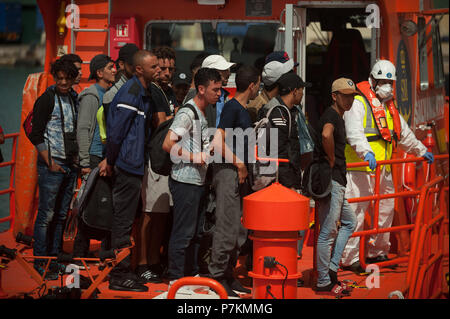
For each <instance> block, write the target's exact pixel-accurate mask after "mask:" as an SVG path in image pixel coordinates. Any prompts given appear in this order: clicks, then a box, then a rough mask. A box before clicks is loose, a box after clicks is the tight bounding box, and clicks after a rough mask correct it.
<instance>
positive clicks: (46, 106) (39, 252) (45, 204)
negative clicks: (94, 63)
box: [30, 60, 78, 280]
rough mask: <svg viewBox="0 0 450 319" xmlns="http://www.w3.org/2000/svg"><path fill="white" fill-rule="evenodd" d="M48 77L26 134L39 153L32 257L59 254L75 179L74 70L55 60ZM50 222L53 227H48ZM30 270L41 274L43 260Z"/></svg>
mask: <svg viewBox="0 0 450 319" xmlns="http://www.w3.org/2000/svg"><path fill="white" fill-rule="evenodd" d="M51 74H52V75H53V78H54V79H55V83H56V85H54V86H51V87H49V88H48V89H47V90H46V91H45V92H44V93H43V94H42V95H41V96H40V97H39V98H38V99H37V100H36V102H35V104H34V107H33V119H32V127H33V128H32V131H31V134H30V141H31V142H32V143H33V145H34V146H35V147H36V149H37V151H38V154H39V156H38V161H37V170H38V185H39V206H38V213H37V217H36V221H35V224H34V234H33V238H34V244H33V254H34V255H35V256H57V255H58V254H59V253H60V252H61V245H62V234H63V230H64V224H65V221H66V217H67V211H68V210H69V205H70V202H71V200H72V196H73V186H74V183H75V181H76V177H77V169H76V167H75V164H76V157H77V155H78V149H77V143H76V116H77V99H76V96H77V95H76V93H75V91H73V89H72V85H73V83H74V80H75V78H76V77H77V76H78V70H77V68H76V67H75V65H74V64H73V63H71V62H69V61H64V60H57V61H56V62H55V63H53V64H52V67H51ZM51 223H53V224H54V225H55V227H54V228H51V227H50V224H51ZM50 229H52V234H49V230H50ZM50 238H51V239H52V240H50ZM34 267H35V268H36V270H37V271H38V272H39V273H41V274H43V273H44V268H45V260H40V259H35V262H34ZM50 270H52V269H50ZM47 278H48V279H53V280H54V279H56V278H58V274H57V273H56V272H52V271H50V272H48V273H47Z"/></svg>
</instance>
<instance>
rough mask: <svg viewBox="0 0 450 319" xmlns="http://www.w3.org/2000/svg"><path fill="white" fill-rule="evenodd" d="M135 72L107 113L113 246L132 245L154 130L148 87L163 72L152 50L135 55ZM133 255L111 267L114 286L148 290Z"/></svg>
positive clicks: (102, 171)
mask: <svg viewBox="0 0 450 319" xmlns="http://www.w3.org/2000/svg"><path fill="white" fill-rule="evenodd" d="M134 68H135V75H134V76H133V77H132V78H131V79H130V80H128V81H127V82H126V83H125V84H124V85H123V86H122V87H121V88H120V90H119V91H118V92H117V94H116V96H115V97H114V99H113V101H112V103H111V105H110V109H109V112H108V117H107V129H106V130H107V131H106V133H107V147H106V161H107V163H106V165H105V166H104V167H101V169H100V175H108V176H113V203H114V214H113V222H112V230H111V243H112V245H111V246H112V248H113V249H120V248H124V247H129V246H130V245H131V241H130V234H131V228H132V225H133V220H134V218H135V215H136V211H137V209H138V203H139V200H140V193H141V187H142V177H143V175H144V164H145V158H146V154H145V145H146V142H147V139H148V138H149V136H150V133H151V127H150V125H149V123H150V121H148V118H151V116H152V112H153V110H152V108H151V97H150V96H149V93H148V89H149V88H150V85H151V82H152V81H154V80H155V78H156V77H157V75H158V73H159V72H160V68H159V64H158V59H157V57H156V55H155V54H154V53H152V52H149V51H146V50H141V51H138V52H137V53H136V54H135V55H134ZM130 260H131V259H130V256H128V257H127V258H125V259H124V260H123V261H122V262H121V263H120V264H118V265H117V266H116V267H115V268H114V269H113V270H112V271H111V279H110V282H109V288H110V289H112V290H126V291H140V292H143V291H147V290H148V288H147V287H146V286H144V285H142V284H141V283H140V282H139V281H138V278H137V277H136V275H134V273H132V272H131V270H130Z"/></svg>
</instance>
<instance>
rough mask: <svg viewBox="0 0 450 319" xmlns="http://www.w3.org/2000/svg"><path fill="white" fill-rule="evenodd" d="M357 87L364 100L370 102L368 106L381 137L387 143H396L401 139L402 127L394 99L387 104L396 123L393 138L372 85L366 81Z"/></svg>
mask: <svg viewBox="0 0 450 319" xmlns="http://www.w3.org/2000/svg"><path fill="white" fill-rule="evenodd" d="M356 86H357V87H358V89H359V91H360V92H361V94H362V96H363V97H364V99H365V100H366V101H367V102H368V105H370V109H371V110H372V115H373V118H374V120H375V123H376V126H377V128H378V131H379V133H380V137H381V138H382V139H383V140H385V141H387V142H392V139H393V140H394V142H395V143H396V142H397V141H398V140H399V139H400V133H401V129H402V126H401V122H400V114H399V113H398V110H397V107H396V106H395V103H394V99H391V100H389V101H388V102H386V106H387V108H388V110H389V113H390V114H391V116H392V119H393V121H394V134H393V136H391V132H390V131H389V127H388V125H387V122H386V112H385V110H384V107H383V105H382V104H381V102H380V100H378V98H377V97H376V95H375V92H373V91H372V88H371V87H370V83H369V82H368V81H364V82H360V83H358V84H357V85H356Z"/></svg>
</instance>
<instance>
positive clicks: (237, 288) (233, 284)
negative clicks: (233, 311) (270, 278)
mask: <svg viewBox="0 0 450 319" xmlns="http://www.w3.org/2000/svg"><path fill="white" fill-rule="evenodd" d="M227 283H228V285H229V286H230V288H231V289H232V290H233V291H234V292H235V293H241V294H249V293H251V292H252V291H251V290H250V289H248V288H245V287H244V286H242V285H241V283H240V282H239V280H237V279H235V278H230V279H228V280H227Z"/></svg>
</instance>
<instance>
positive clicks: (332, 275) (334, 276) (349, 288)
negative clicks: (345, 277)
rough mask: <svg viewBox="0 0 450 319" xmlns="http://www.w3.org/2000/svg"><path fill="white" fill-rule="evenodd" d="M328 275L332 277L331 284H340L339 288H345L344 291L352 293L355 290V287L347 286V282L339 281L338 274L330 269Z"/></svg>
mask: <svg viewBox="0 0 450 319" xmlns="http://www.w3.org/2000/svg"><path fill="white" fill-rule="evenodd" d="M328 274H329V275H330V280H331V282H332V283H333V284H338V285H339V286H341V287H342V288H344V290H347V291H350V292H351V291H352V290H353V287H351V286H349V285H347V283H345V282H342V281H339V280H338V276H337V272H336V271H333V270H331V269H330V270H329V271H328Z"/></svg>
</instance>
